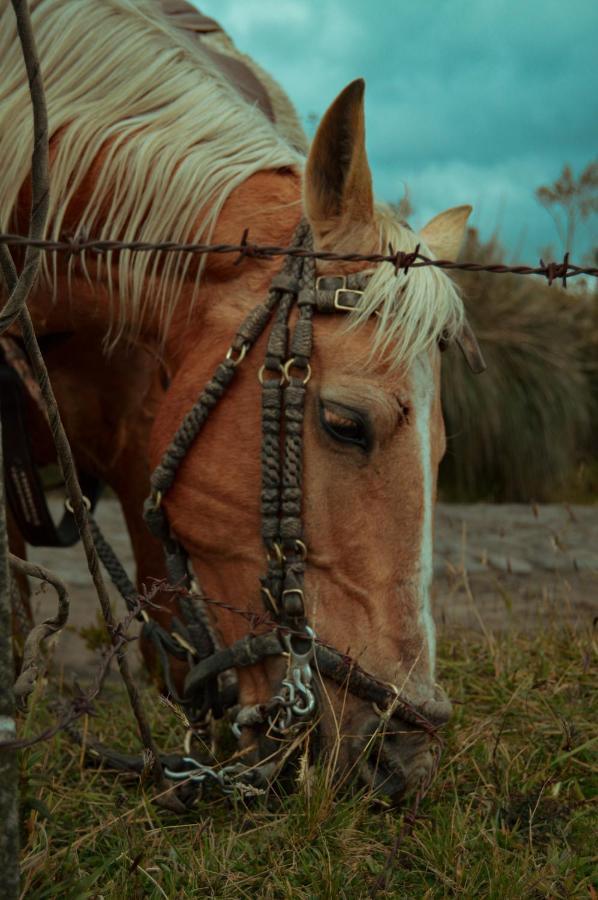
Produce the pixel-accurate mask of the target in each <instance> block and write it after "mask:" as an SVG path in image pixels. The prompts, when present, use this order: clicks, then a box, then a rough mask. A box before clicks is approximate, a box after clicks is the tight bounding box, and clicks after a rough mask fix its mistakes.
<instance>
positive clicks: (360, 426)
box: [0, 0, 470, 793]
mask: <svg viewBox="0 0 598 900" xmlns="http://www.w3.org/2000/svg"><path fill="white" fill-rule="evenodd" d="M163 6H164V8H162V6H161V4H160V3H159V2H157V0H106V2H104V3H100V4H99V3H97V2H95V0H37V2H34V3H32V7H33V26H34V31H35V35H36V39H37V42H38V50H39V54H40V58H41V65H42V71H43V76H44V82H45V88H46V94H47V102H48V110H49V121H50V134H51V146H50V154H51V201H50V202H51V210H50V219H49V226H48V235H51V236H58V235H61V234H64V233H71V234H76V233H80V232H81V231H83V230H85V231H87V232H88V233H90V234H93V235H94V236H98V237H110V238H118V239H121V240H142V241H150V242H153V241H159V240H164V239H169V240H173V241H181V242H189V241H200V240H206V239H209V240H210V241H211V242H213V243H236V242H238V240H239V237H240V235H241V234H242V232H243V230H244V229H245V228H246V227H247V228H249V229H250V236H251V240H252V241H253V242H255V243H260V244H268V245H287V244H289V242H290V241H291V240H292V237H293V234H294V233H295V231H296V228H297V226H298V223H299V222H300V220H301V219H302V218H304V219H305V220H306V221H307V222H308V223H309V226H310V229H311V234H312V235H313V241H314V245H315V247H316V249H317V250H335V251H339V252H344V253H350V252H355V251H359V252H363V253H373V252H380V251H381V252H386V251H387V248H388V245H389V243H392V245H393V246H394V247H399V248H401V249H403V250H405V251H411V250H413V249H414V248H415V246H416V245H417V244H421V247H422V251H423V252H426V253H429V255H430V256H434V255H436V256H437V257H448V258H454V256H455V254H456V253H457V251H458V249H459V246H460V243H461V239H462V236H463V232H464V229H465V224H466V220H467V217H468V214H469V212H470V207H468V206H461V207H457V208H454V209H451V210H448V211H447V212H445V213H441V214H440V215H438V216H436V217H435V218H434V219H433V220H432V221H431V222H430V223H429V224H428V225H427V226H426V227H425V228H424V229H423V230H422V231H421V233H420V234H417V235H416V234H414V233H413V232H412V231H411V230H410V229H409V228H408V227H406V226H405V225H404V224H402V223H400V222H398V221H396V220H395V219H394V218H393V217H392V216H391V214H390V213H389V212H388V211H387V210H386V209H385V208H384V207H382V206H379V205H377V204H375V203H374V200H373V196H372V183H371V176H370V171H369V167H368V162H367V156H366V150H365V131H364V106H363V96H364V83H363V82H362V81H355V82H353V83H352V84H350V85H349V86H348V87H347V88H345V90H343V91H342V92H341V94H340V95H339V96H338V97H337V99H336V100H335V101H334V102H333V103H332V105H331V106H330V108H329V109H328V111H327V112H326V114H325V116H324V118H323V120H322V122H321V124H320V126H319V128H318V131H317V134H316V136H315V138H314V141H313V143H312V146H311V149H310V150H309V153H308V155H307V159H305V157H304V156H303V153H302V150H301V144H302V139H301V131H300V128H299V126H298V123H297V121H296V118H294V117H293V115H292V113H290V112H289V110H290V105H289V104H288V101H286V100H284V98H283V99H281V96H282V95H281V93H280V91H279V92H278V93H277V94H276V97H274V93H273V92H272V89H271V93H270V94H269V95H268V96H269V98H270V101H271V102H270V106H269V109H268V108H267V107H268V103H267V102H264V101H263V98H261V100H260V98H259V97H258V96H257V95H256V94H255V92H254V94H253V95H251V94H248V92H247V90H245V91H244V92H243V91H239V90H238V89H236V88H235V87H234V86H233V85H232V84H231V82H230V80H229V79H228V78H227V76H226V74H225V73H223V69H222V68H221V67H220V68H218V67H217V60H215V58H214V55H216V56H217V55H218V54H214V44H212V45H210V46H209V47H208V45H207V44H206V43H205V42H204V39H203V38H201V37H200V38H198V37H197V35H196V34H195V32H194V30H193V28H191V30H190V23H192V21H193V16H192V11H191V9H190V8H189V7H186V6H185V5H184V4H182V5H181V4H180V3H168V2H165V3H164V4H163ZM0 9H1V10H2V17H1V18H0V74H1V78H0V115H1V116H2V122H1V125H0V158H2V160H3V168H2V176H1V181H0V228H1V229H2V230H18V229H19V228H20V229H23V227H24V224H25V222H26V210H27V204H28V196H29V187H28V174H29V173H28V168H29V158H30V148H31V140H32V136H31V121H30V115H31V113H30V106H29V97H28V93H27V89H26V83H25V75H24V69H23V64H22V61H21V59H20V50H19V47H18V42H17V39H16V36H15V29H14V23H13V21H12V14H11V10H10V7H9V4H8V2H7V0H0ZM165 9H166V10H167V11H169V13H170V14H169V15H168V14H166V13H165ZM177 16H178V17H179V19H178V20H177ZM203 30H204V31H205V30H206V29H205V28H204V29H203ZM207 30H208V31H209V29H207ZM195 31H202V28H200V27H198V28H196V29H195ZM223 46H224V45H222V46H220V50H222V49H223ZM227 47H228V49H229V51H230V53H231V54H232V55H234V54H233V51H232V50H230V45H229V44H227V45H226V47H224V49H225V50H226V49H227ZM254 77H255V72H254ZM262 90H264V88H263V87H262ZM266 93H267V91H266ZM272 98H274V99H272ZM274 101H275V102H274ZM279 268H280V265H278V266H277V265H274V264H273V263H272V262H266V261H264V260H259V259H253V258H248V259H244V260H243V261H242V263H241V264H240V265H237V264H235V258H234V256H230V255H217V254H211V255H209V256H207V257H195V256H191V255H190V254H178V255H177V254H168V255H166V254H161V253H158V252H154V253H152V254H149V253H138V254H134V253H131V252H120V254H107V255H101V256H98V257H91V256H90V255H87V256H86V257H85V258H84V259H78V258H76V257H72V258H71V259H65V258H64V255H61V254H57V255H56V258H53V257H49V256H48V257H47V258H46V261H45V266H44V271H43V275H42V277H41V278H40V282H39V285H38V288H37V290H36V292H35V294H34V295H33V297H32V298H31V301H30V309H31V313H32V316H33V319H34V322H35V326H36V329H37V332H38V334H39V335H40V338H41V339H42V340H43V339H44V338H45V337H46V338H48V337H52V336H54V337H55V336H56V335H61V336H65V335H66V337H64V339H62V340H60V341H58V340H56V341H54V343H53V344H52V345H51V347H50V349H49V350H48V356H47V359H48V364H49V367H50V371H51V375H52V378H53V382H54V386H55V389H56V391H57V395H58V397H59V400H60V403H61V407H62V411H63V415H64V419H65V423H66V425H67V429H68V431H69V433H70V436H71V439H72V443H73V447H74V449H75V452H76V455H77V458H78V461H79V462H80V463H81V464H82V465H83V466H84V467H85V468H86V469H88V470H89V471H92V472H93V473H95V474H97V475H99V476H101V477H102V478H104V479H105V480H106V481H107V482H108V483H109V484H111V485H112V487H113V488H114V489H115V491H116V492H117V494H118V496H119V499H120V501H121V503H122V505H123V509H124V511H125V515H126V519H127V524H128V527H129V530H130V533H131V538H132V541H133V546H134V550H135V554H136V558H137V562H138V567H139V575H140V578H141V580H143V579H144V578H146V577H147V576H149V575H155V576H157V577H161V576H162V575H163V574H164V568H163V564H162V562H161V556H160V551H159V548H158V545H157V544H156V542H155V541H154V539H153V538H151V537H150V536H149V535H148V534H147V533H146V531H145V529H144V526H143V523H142V517H141V506H142V500H143V498H144V496H145V495H146V494H147V491H148V476H149V472H150V470H151V467H152V466H154V465H155V464H156V463H157V462H158V461H159V459H160V458H161V455H162V453H163V452H164V450H165V448H166V447H167V445H168V444H169V443H170V441H171V439H172V436H173V435H174V434H175V432H176V430H177V428H178V426H179V423H180V422H181V420H182V418H183V417H184V415H185V414H186V413H187V411H188V410H189V409H190V407H192V406H193V404H194V402H195V400H196V398H197V395H198V393H199V391H200V390H201V388H202V387H203V385H204V384H205V383H206V382H207V381H208V380H209V378H210V377H211V374H212V372H213V371H214V370H215V368H216V366H217V364H218V363H219V362H220V361H221V360H222V358H223V356H224V354H225V352H226V349H227V347H229V346H230V345H231V339H232V337H233V336H234V334H235V332H236V330H237V328H238V326H239V323H240V322H241V320H243V319H244V317H245V316H246V315H247V313H248V312H249V311H250V310H251V309H252V308H253V307H255V306H256V305H257V304H259V303H260V302H261V301H262V300H263V299H264V297H265V296H266V295H267V294H268V289H269V285H270V282H271V279H272V278H273V276H274V274H275V272H276V271H277V270H278V269H279ZM370 268H371V267H370ZM365 269H366V267H365V265H364V264H363V263H347V262H343V263H339V262H336V263H332V262H327V263H319V264H318V269H317V274H318V275H319V276H346V275H348V274H349V273H352V272H357V271H361V270H365ZM367 271H368V272H369V270H367ZM292 315H293V316H295V313H293V314H292ZM463 324H464V314H463V308H462V304H461V300H460V298H459V296H458V293H457V291H456V289H455V287H454V285H453V283H452V282H451V281H450V279H448V278H447V277H446V276H445V274H444V273H442V272H441V271H439V270H437V269H434V268H418V269H411V270H410V271H409V273H408V274H405V273H403V272H398V273H397V272H396V271H395V268H394V267H393V266H392V265H390V264H388V263H382V264H380V265H378V266H377V267H374V270H373V271H372V275H371V278H369V279H368V281H367V285H366V286H365V289H364V293H363V295H362V297H361V300H360V304H359V307H358V309H356V310H355V311H353V312H352V313H351V314H349V315H339V316H324V315H322V316H320V315H317V314H316V315H314V319H313V333H314V347H313V353H312V355H311V359H310V363H311V371H312V377H311V380H310V381H309V384H308V385H307V397H306V403H305V410H304V413H305V415H304V438H303V441H304V446H303V450H304V473H303V497H302V499H303V520H304V535H305V543H306V545H307V548H308V559H307V566H306V572H305V606H306V609H305V613H306V619H307V621H308V622H309V623H310V626H311V627H312V628H313V629H314V631H315V632H316V634H317V636H318V637H319V638H320V639H321V640H323V641H324V642H327V643H328V644H330V645H333V646H334V647H337V648H339V649H340V650H341V651H342V652H347V653H349V654H350V655H351V657H353V658H354V659H356V660H357V661H358V662H359V664H360V665H361V666H362V667H363V668H364V669H366V670H367V671H368V672H370V673H372V674H373V675H374V676H375V677H376V678H378V679H380V680H381V681H383V682H387V683H390V684H391V685H394V686H396V688H397V689H398V690H400V692H401V694H402V695H404V696H405V697H407V698H409V700H410V702H411V703H412V704H413V705H414V706H415V707H416V708H418V709H425V710H427V711H428V714H429V717H430V718H431V719H432V721H433V722H435V723H441V722H442V721H445V720H446V719H447V718H448V715H449V710H450V704H449V703H448V701H447V700H446V697H445V695H444V694H443V692H442V690H441V688H440V687H439V686H438V685H437V684H436V681H435V638H434V623H433V619H432V614H431V609H430V582H431V577H432V532H433V504H434V498H435V490H436V475H437V469H438V464H439V462H440V459H441V458H442V455H443V453H444V449H445V435H444V427H443V420H442V412H441V404H440V394H439V379H440V354H439V351H438V344H439V341H441V340H442V341H443V342H447V341H450V340H453V339H455V338H458V337H459V334H460V331H461V329H462V327H463ZM267 332H268V329H266V332H265V333H264V334H263V335H262V336H261V337H260V338H259V339H258V341H257V343H256V346H255V347H254V348H253V350H252V352H251V353H250V354H248V356H247V358H246V359H245V360H244V361H243V363H242V365H239V366H238V374H237V376H236V378H235V381H234V383H233V384H232V386H231V387H230V389H229V391H228V394H227V397H226V399H225V400H224V401H223V402H222V403H221V404H220V405H219V406H218V407H217V408H216V409H214V410H213V412H212V414H211V415H210V419H209V421H208V422H207V423H206V426H205V428H204V429H203V432H202V434H201V437H200V438H199V439H198V440H197V441H196V442H195V443H193V444H192V446H191V447H190V449H189V452H188V453H187V455H186V457H185V459H184V460H183V462H182V464H181V465H180V467H179V469H178V471H177V474H176V479H175V481H174V484H173V485H172V487H171V488H170V489H169V490H168V492H167V493H166V494H165V496H164V497H163V498H162V504H163V508H164V510H165V511H166V514H167V516H168V520H169V523H170V527H171V528H172V531H173V533H174V534H175V535H176V537H177V539H178V540H179V541H180V543H181V544H182V545H183V546H184V548H185V550H186V551H187V553H188V555H189V559H190V564H191V566H192V568H193V570H194V571H195V572H196V573H198V577H199V578H200V579H201V583H202V587H203V589H204V591H205V593H206V595H207V596H208V597H213V598H217V599H218V600H221V601H225V602H228V603H229V604H234V605H237V606H239V605H242V606H243V607H244V608H245V609H247V610H248V611H254V612H256V613H259V612H260V611H261V610H263V606H262V596H261V592H260V589H259V575H260V572H261V571H262V569H263V567H264V564H265V557H264V550H263V546H262V542H261V537H260V488H259V485H260V427H261V426H260V417H261V413H260V409H261V400H260V391H261V388H260V384H259V383H258V378H257V375H258V369H259V365H260V362H261V361H262V360H263V358H264V354H265V352H266V345H267V342H268V333H267ZM163 373H166V374H167V379H164V378H163ZM171 614H172V610H171V609H166V610H164V611H162V613H158V614H157V617H158V618H160V617H161V621H162V623H163V624H166V625H167V624H168V623H169V621H170V617H171ZM213 622H214V627H215V629H216V630H217V632H218V634H219V637H220V640H221V642H222V644H223V645H224V646H229V645H231V644H233V643H234V642H235V641H237V640H239V639H240V638H242V637H243V635H244V634H245V633H246V631H247V623H246V621H244V620H243V619H242V618H240V617H239V616H237V615H235V614H234V613H233V612H231V611H227V610H226V609H223V608H218V607H216V608H215V609H214V610H213ZM281 666H282V667H283V668H284V662H283V660H281V658H280V657H277V658H273V659H272V658H271V659H269V660H267V661H262V662H260V664H258V665H253V666H249V667H246V668H243V669H240V670H239V672H238V679H239V700H240V704H241V706H242V707H249V706H252V705H255V704H260V703H264V702H265V701H266V700H267V699H268V698H270V697H271V696H272V695H273V694H276V692H277V690H278V688H279V685H280V678H281ZM318 694H319V709H320V738H321V739H320V746H321V747H323V748H328V749H331V748H332V747H334V748H335V754H336V757H337V759H338V762H339V765H340V766H341V767H343V768H347V767H350V766H352V765H354V764H356V763H357V761H358V760H360V759H361V755H362V751H363V749H364V747H365V746H366V744H367V743H368V741H369V738H370V736H371V735H372V734H373V733H375V732H377V731H378V730H379V724H380V720H379V716H378V715H377V714H376V713H375V712H374V711H373V710H372V705H371V704H370V703H367V702H365V701H364V700H362V699H359V698H358V697H355V696H353V695H351V694H348V693H347V692H346V691H343V690H338V688H337V686H336V685H335V684H333V683H331V682H328V681H326V680H324V681H322V682H321V683H320V684H319V685H318ZM390 726H394V727H389V728H388V729H387V731H388V733H387V735H386V738H385V740H384V742H383V747H382V751H381V752H382V755H381V756H380V755H379V757H378V760H377V763H376V764H373V763H368V762H360V764H359V765H360V773H361V776H362V777H363V779H364V780H365V781H366V782H369V783H371V784H373V785H374V786H376V785H379V784H382V783H383V784H384V785H385V789H386V790H388V791H389V792H390V793H398V792H400V791H402V790H403V789H404V788H405V786H406V785H408V784H411V783H415V782H417V781H418V780H420V779H421V778H422V777H425V776H426V775H427V774H428V773H429V771H430V769H431V767H432V762H433V753H432V752H431V747H430V738H429V735H427V734H426V733H425V732H423V731H421V730H419V729H417V728H411V727H408V726H406V724H405V722H404V721H403V719H401V717H400V716H399V715H397V716H396V717H395V718H394V719H393V720H392V721H391V722H390ZM262 732H263V728H262V727H261V726H251V727H250V726H247V727H244V728H243V729H241V740H242V742H243V743H244V744H246V745H249V744H252V742H253V744H255V745H256V746H258V748H259V745H260V742H261V740H262ZM258 752H259V750H258Z"/></svg>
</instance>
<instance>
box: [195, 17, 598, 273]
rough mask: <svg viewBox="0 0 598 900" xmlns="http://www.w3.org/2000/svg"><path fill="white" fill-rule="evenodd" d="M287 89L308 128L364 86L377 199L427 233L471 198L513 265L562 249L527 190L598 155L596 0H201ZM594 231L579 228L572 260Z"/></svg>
mask: <svg viewBox="0 0 598 900" xmlns="http://www.w3.org/2000/svg"><path fill="white" fill-rule="evenodd" d="M197 5H198V6H199V7H200V9H201V10H202V11H203V12H204V13H206V14H207V15H210V16H213V17H214V18H216V19H218V21H220V23H221V24H222V25H223V26H224V27H225V28H226V30H227V31H228V32H229V33H230V35H231V36H232V37H233V39H234V40H235V43H236V44H237V46H238V47H239V48H240V49H242V50H244V51H245V52H247V53H249V54H250V55H251V56H253V57H254V58H255V59H256V60H257V61H258V62H259V63H261V64H262V65H263V66H264V67H265V68H266V69H268V70H269V71H270V72H271V73H272V75H274V77H275V78H276V79H277V80H278V81H279V82H280V83H281V84H282V86H283V87H284V88H285V89H286V91H287V93H288V94H289V96H290V97H291V99H292V100H293V102H294V103H295V106H296V107H297V109H298V111H299V113H300V115H301V116H302V118H303V121H304V122H305V124H306V127H307V128H308V130H313V128H311V129H310V124H309V121H310V117H313V116H314V115H315V116H317V117H318V118H319V117H320V116H321V115H322V113H323V112H324V111H325V109H326V107H327V106H328V104H329V103H330V101H331V100H332V99H333V98H334V97H335V96H336V94H337V93H338V92H339V91H340V90H341V88H343V87H344V86H345V84H347V83H348V82H349V81H351V80H352V79H354V78H357V77H359V76H363V77H364V78H365V79H366V84H367V91H366V122H367V144H368V153H369V158H370V164H371V167H372V171H373V175H374V184H375V190H376V194H377V196H378V197H379V198H380V199H384V200H398V199H400V198H401V197H402V196H403V193H404V191H405V186H407V187H408V190H409V196H410V199H411V202H412V204H413V206H414V207H415V214H414V215H413V217H412V224H413V225H414V226H415V227H418V226H421V225H423V224H424V223H425V222H426V221H427V219H428V218H430V217H431V216H433V215H434V214H435V213H437V212H439V211H440V210H441V209H444V208H446V207H448V206H453V205H456V204H459V203H471V204H472V205H473V206H474V217H473V219H472V221H473V224H474V225H476V226H477V227H478V228H479V229H480V231H481V234H482V236H483V237H489V236H490V235H491V234H492V233H493V232H494V231H498V233H499V235H500V237H501V239H502V241H503V243H504V245H505V246H506V248H507V257H508V259H510V260H515V259H518V260H521V259H522V258H523V257H526V258H527V259H531V260H535V259H536V258H537V256H538V254H539V252H540V249H541V248H543V247H545V246H546V245H547V244H552V245H553V246H554V247H555V249H556V250H558V251H560V250H561V247H560V244H559V241H558V237H557V234H556V231H555V228H554V225H553V223H552V221H551V219H550V218H549V216H548V214H547V213H546V212H545V211H544V210H543V209H542V208H541V207H540V206H539V205H538V203H537V202H536V201H535V199H534V188H535V187H536V186H538V185H540V184H544V183H547V182H552V181H554V180H555V179H556V177H557V176H558V175H559V173H560V171H561V169H562V166H563V164H564V163H565V162H568V163H570V164H571V165H572V166H573V169H574V171H575V172H576V173H577V172H579V171H580V170H581V169H582V168H583V167H584V166H585V165H586V164H587V163H588V162H589V161H590V160H591V159H592V158H595V157H596V156H597V154H598V90H597V68H598V67H597V64H596V60H597V57H598V53H597V50H596V47H597V44H598V2H596V0H409V2H408V0H197ZM592 231H593V232H594V235H595V232H596V218H594V220H593V221H592V222H591V223H588V224H586V226H585V227H584V228H583V229H581V230H580V233H579V239H578V240H577V242H576V246H575V248H574V249H575V256H580V255H581V254H582V252H584V251H585V250H586V249H587V247H588V245H589V242H590V235H591V233H592Z"/></svg>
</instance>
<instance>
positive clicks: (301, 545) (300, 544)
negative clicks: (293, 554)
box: [295, 538, 307, 562]
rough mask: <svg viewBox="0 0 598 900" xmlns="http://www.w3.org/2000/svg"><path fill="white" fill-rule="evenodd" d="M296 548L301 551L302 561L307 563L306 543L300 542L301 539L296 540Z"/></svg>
mask: <svg viewBox="0 0 598 900" xmlns="http://www.w3.org/2000/svg"><path fill="white" fill-rule="evenodd" d="M295 546H296V547H298V548H299V550H300V551H301V554H300V555H301V559H302V560H303V562H305V560H306V559H307V544H306V543H305V541H300V540H299V538H296V540H295Z"/></svg>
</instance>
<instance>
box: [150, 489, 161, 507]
mask: <svg viewBox="0 0 598 900" xmlns="http://www.w3.org/2000/svg"><path fill="white" fill-rule="evenodd" d="M161 506H162V491H156V492H155V493H154V494H152V509H154V510H157V509H160V507H161Z"/></svg>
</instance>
